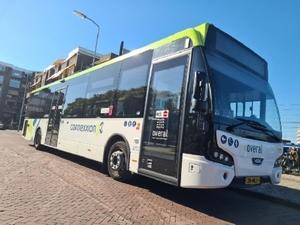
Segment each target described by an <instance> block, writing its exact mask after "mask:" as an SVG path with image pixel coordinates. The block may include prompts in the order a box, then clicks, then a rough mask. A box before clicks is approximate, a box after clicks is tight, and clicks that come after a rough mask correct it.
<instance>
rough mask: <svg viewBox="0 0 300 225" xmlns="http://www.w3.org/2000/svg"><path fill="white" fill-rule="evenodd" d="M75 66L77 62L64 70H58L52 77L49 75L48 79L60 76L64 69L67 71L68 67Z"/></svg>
mask: <svg viewBox="0 0 300 225" xmlns="http://www.w3.org/2000/svg"><path fill="white" fill-rule="evenodd" d="M72 66H75V64H71V65H69V66H67V67H65V68H63V69H62V70H60V71H58V72H56V73H55V74H53V75H52V76H51V77H49V78H48V79H47V80H52V79H54V78H56V77H58V76H60V75H61V74H62V73H63V72H64V71H66V70H67V69H69V68H70V67H72Z"/></svg>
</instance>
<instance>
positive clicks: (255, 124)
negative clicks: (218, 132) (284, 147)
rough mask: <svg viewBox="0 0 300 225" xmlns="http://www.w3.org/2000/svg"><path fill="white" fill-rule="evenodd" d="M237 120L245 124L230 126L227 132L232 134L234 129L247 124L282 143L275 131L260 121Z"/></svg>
mask: <svg viewBox="0 0 300 225" xmlns="http://www.w3.org/2000/svg"><path fill="white" fill-rule="evenodd" d="M236 119H237V120H241V121H243V122H241V123H237V124H233V125H230V126H228V127H227V128H226V130H227V131H229V132H232V131H233V128H234V127H237V126H240V125H243V124H246V125H247V126H249V127H252V128H253V129H256V130H259V131H262V132H263V133H264V134H266V135H268V136H269V137H272V138H274V139H275V140H277V141H281V139H280V138H279V137H277V136H276V135H275V134H274V133H273V131H271V130H269V129H268V128H267V127H266V126H265V125H263V124H261V123H260V122H258V121H255V120H248V119H242V118H236Z"/></svg>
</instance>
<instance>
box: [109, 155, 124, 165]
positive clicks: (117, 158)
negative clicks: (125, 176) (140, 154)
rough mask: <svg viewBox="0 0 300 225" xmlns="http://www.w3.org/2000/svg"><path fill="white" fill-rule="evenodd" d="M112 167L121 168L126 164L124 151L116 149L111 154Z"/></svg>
mask: <svg viewBox="0 0 300 225" xmlns="http://www.w3.org/2000/svg"><path fill="white" fill-rule="evenodd" d="M109 161H110V162H109V164H110V167H111V168H112V169H113V170H120V169H122V166H123V164H124V153H123V152H122V151H115V152H113V153H112V154H111V156H110V160H109Z"/></svg>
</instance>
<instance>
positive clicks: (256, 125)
mask: <svg viewBox="0 0 300 225" xmlns="http://www.w3.org/2000/svg"><path fill="white" fill-rule="evenodd" d="M236 119H237V120H241V121H243V122H241V123H237V124H233V125H230V126H228V127H227V128H226V130H227V131H229V132H232V131H233V128H235V127H238V126H240V125H243V124H246V125H248V126H251V127H253V128H258V129H259V130H262V129H264V130H268V129H267V127H266V126H264V125H262V124H261V123H259V122H257V121H254V120H248V119H242V118H236Z"/></svg>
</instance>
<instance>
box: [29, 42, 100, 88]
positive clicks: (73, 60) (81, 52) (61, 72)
mask: <svg viewBox="0 0 300 225" xmlns="http://www.w3.org/2000/svg"><path fill="white" fill-rule="evenodd" d="M93 57H94V52H93V51H90V50H88V49H85V48H82V47H77V48H75V49H74V50H72V51H71V52H70V53H69V54H68V57H67V58H65V59H58V60H56V61H55V62H54V63H52V64H51V65H50V66H48V67H47V68H45V69H44V71H43V72H41V73H38V74H36V75H35V77H34V79H33V82H32V84H31V85H30V91H32V90H35V89H37V88H39V87H41V86H44V85H46V84H49V83H52V82H54V81H57V80H60V79H63V78H65V77H68V76H71V75H72V74H74V73H75V72H79V71H81V70H85V69H87V68H89V67H91V64H92V62H93ZM100 57H101V55H100V54H96V56H95V61H97V60H99V59H100Z"/></svg>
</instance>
